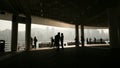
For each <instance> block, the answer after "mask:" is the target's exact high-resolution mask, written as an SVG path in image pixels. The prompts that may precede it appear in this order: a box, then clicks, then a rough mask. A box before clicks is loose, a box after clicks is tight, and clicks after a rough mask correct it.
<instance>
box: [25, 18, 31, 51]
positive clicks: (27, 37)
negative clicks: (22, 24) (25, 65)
mask: <svg viewBox="0 0 120 68" xmlns="http://www.w3.org/2000/svg"><path fill="white" fill-rule="evenodd" d="M30 42H31V16H27V17H26V31H25V44H26V51H29V50H30V46H31V44H30Z"/></svg>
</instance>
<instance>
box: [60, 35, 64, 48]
mask: <svg viewBox="0 0 120 68" xmlns="http://www.w3.org/2000/svg"><path fill="white" fill-rule="evenodd" d="M60 41H61V46H62V49H63V48H64V47H63V45H64V44H63V42H64V35H63V33H61V37H60Z"/></svg>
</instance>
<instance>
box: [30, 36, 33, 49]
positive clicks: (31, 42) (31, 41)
mask: <svg viewBox="0 0 120 68" xmlns="http://www.w3.org/2000/svg"><path fill="white" fill-rule="evenodd" d="M30 44H31V48H33V38H32V37H31V40H30Z"/></svg>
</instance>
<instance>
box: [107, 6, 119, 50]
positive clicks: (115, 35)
mask: <svg viewBox="0 0 120 68" xmlns="http://www.w3.org/2000/svg"><path fill="white" fill-rule="evenodd" d="M108 22H109V36H110V45H111V47H112V48H113V49H116V48H120V45H119V36H120V35H119V23H118V17H117V15H115V12H114V11H113V9H111V8H109V9H108Z"/></svg>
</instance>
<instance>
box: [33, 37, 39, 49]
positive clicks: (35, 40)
mask: <svg viewBox="0 0 120 68" xmlns="http://www.w3.org/2000/svg"><path fill="white" fill-rule="evenodd" d="M37 41H38V40H37V38H36V36H35V37H34V48H36V44H37Z"/></svg>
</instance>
